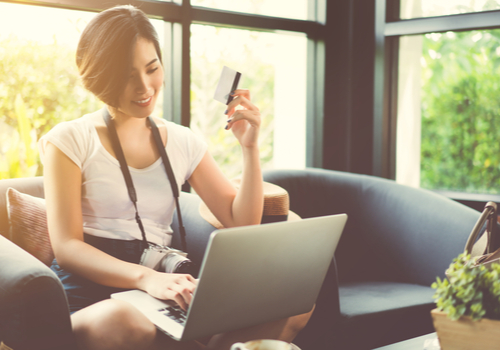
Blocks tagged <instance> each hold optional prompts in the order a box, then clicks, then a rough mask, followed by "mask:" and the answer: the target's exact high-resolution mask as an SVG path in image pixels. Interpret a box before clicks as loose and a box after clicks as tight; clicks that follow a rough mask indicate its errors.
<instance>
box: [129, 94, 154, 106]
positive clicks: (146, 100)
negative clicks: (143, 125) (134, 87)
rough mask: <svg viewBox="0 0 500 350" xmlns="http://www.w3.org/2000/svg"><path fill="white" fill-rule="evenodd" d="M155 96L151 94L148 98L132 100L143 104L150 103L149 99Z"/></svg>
mask: <svg viewBox="0 0 500 350" xmlns="http://www.w3.org/2000/svg"><path fill="white" fill-rule="evenodd" d="M152 98H153V96H149V97H148V98H146V99H144V100H140V101H132V102H134V103H138V104H140V105H143V104H146V103H148V102H149V101H151V99H152Z"/></svg>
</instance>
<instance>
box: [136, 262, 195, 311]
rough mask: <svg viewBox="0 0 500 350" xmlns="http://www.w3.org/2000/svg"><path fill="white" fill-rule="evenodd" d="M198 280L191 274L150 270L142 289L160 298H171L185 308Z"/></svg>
mask: <svg viewBox="0 0 500 350" xmlns="http://www.w3.org/2000/svg"><path fill="white" fill-rule="evenodd" d="M197 284H198V280H196V279H195V278H194V277H193V276H191V275H185V274H180V273H164V272H157V271H154V270H152V271H151V273H150V274H149V275H148V276H147V277H146V281H144V291H145V292H147V293H148V294H149V295H151V296H153V297H155V298H158V299H161V300H173V301H175V302H176V303H177V304H178V305H179V306H180V307H181V308H182V309H184V310H187V308H188V306H189V304H191V300H192V299H193V293H194V290H195V289H196V285H197Z"/></svg>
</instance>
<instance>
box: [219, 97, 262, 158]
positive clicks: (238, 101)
mask: <svg viewBox="0 0 500 350" xmlns="http://www.w3.org/2000/svg"><path fill="white" fill-rule="evenodd" d="M232 96H233V97H234V98H233V100H232V101H231V102H230V103H229V104H228V105H227V113H226V114H227V116H228V117H229V119H228V124H227V126H226V129H227V130H229V129H231V130H232V131H233V134H234V136H236V138H237V139H238V141H239V142H240V145H241V146H242V147H245V148H252V147H258V140H259V130H260V121H261V118H260V111H259V109H258V108H257V107H256V106H255V105H254V104H253V103H252V101H251V100H250V91H249V90H247V89H237V90H235V91H234V92H233V93H232ZM238 107H240V108H238Z"/></svg>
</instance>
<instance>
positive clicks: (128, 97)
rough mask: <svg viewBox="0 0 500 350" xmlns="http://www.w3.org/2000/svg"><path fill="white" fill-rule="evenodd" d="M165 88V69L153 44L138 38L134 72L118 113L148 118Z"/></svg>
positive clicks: (120, 101)
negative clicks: (162, 89)
mask: <svg viewBox="0 0 500 350" xmlns="http://www.w3.org/2000/svg"><path fill="white" fill-rule="evenodd" d="M162 87H163V67H162V65H161V62H160V59H159V57H158V55H157V54H156V50H155V47H154V45H153V43H152V42H150V41H148V40H146V39H143V38H138V39H137V42H136V44H135V49H134V54H133V60H132V70H131V72H130V76H129V79H128V82H127V85H126V87H125V90H124V91H123V93H122V94H121V96H120V99H119V107H118V113H119V114H120V113H121V114H125V115H126V116H129V117H135V118H146V117H148V116H150V115H151V114H152V113H153V110H154V107H155V104H156V100H157V98H158V95H159V94H160V91H161V88H162Z"/></svg>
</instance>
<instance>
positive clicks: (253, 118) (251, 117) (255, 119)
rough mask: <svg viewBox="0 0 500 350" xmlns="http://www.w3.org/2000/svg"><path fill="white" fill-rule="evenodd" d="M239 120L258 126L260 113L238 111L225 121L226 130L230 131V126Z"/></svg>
mask: <svg viewBox="0 0 500 350" xmlns="http://www.w3.org/2000/svg"><path fill="white" fill-rule="evenodd" d="M240 120H246V121H248V122H249V123H250V125H252V126H256V127H258V126H260V121H261V119H260V112H258V111H251V110H245V109H240V110H237V111H235V112H234V113H233V115H232V116H231V117H230V118H229V119H228V120H227V128H226V129H227V130H229V129H231V128H232V126H233V125H234V124H235V123H236V122H237V121H240Z"/></svg>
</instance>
